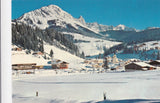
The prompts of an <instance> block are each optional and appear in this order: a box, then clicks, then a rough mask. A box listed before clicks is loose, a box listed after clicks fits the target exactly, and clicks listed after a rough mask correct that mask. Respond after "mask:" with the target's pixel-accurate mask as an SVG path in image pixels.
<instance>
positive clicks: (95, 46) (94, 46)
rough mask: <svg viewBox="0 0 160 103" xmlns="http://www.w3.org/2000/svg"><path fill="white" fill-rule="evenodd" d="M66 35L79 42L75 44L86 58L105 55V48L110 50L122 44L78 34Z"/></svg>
mask: <svg viewBox="0 0 160 103" xmlns="http://www.w3.org/2000/svg"><path fill="white" fill-rule="evenodd" d="M63 33H64V34H69V35H72V36H73V37H74V40H76V41H77V42H76V43H75V44H76V45H77V46H78V47H79V49H80V52H84V53H85V55H86V56H94V55H98V54H99V53H101V54H103V53H104V51H103V47H106V48H110V47H112V46H114V45H118V44H120V43H121V42H114V41H109V40H104V39H98V38H93V37H88V36H84V35H81V34H78V33H68V32H63Z"/></svg>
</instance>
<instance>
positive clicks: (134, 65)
mask: <svg viewBox="0 0 160 103" xmlns="http://www.w3.org/2000/svg"><path fill="white" fill-rule="evenodd" d="M12 50H13V51H22V48H18V47H15V48H12ZM32 55H43V53H42V52H34V53H32ZM84 64H86V65H90V66H91V68H104V69H110V70H118V69H124V70H125V71H131V70H154V69H156V68H158V67H160V60H155V61H148V62H142V61H140V60H132V59H130V60H127V61H123V60H119V59H118V58H117V56H116V55H113V56H112V57H111V56H108V57H106V58H104V59H86V60H84ZM68 68H69V63H68V62H65V61H62V60H59V59H53V58H52V59H51V61H48V63H47V65H37V63H34V62H33V63H23V64H12V69H13V70H34V69H68Z"/></svg>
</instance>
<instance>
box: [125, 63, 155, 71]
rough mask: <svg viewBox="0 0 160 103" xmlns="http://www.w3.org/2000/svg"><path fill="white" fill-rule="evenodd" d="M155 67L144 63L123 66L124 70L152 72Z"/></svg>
mask: <svg viewBox="0 0 160 103" xmlns="http://www.w3.org/2000/svg"><path fill="white" fill-rule="evenodd" d="M153 69H156V67H155V66H153V65H150V64H147V63H145V62H133V63H130V64H127V65H125V70H126V71H127V70H153Z"/></svg>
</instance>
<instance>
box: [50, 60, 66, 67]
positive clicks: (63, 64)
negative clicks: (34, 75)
mask: <svg viewBox="0 0 160 103" xmlns="http://www.w3.org/2000/svg"><path fill="white" fill-rule="evenodd" d="M68 65H69V63H67V62H65V61H61V60H53V61H52V69H68Z"/></svg>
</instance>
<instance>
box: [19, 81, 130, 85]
mask: <svg viewBox="0 0 160 103" xmlns="http://www.w3.org/2000/svg"><path fill="white" fill-rule="evenodd" d="M19 82H25V83H31V84H124V83H127V82H36V81H35V82H29V81H19Z"/></svg>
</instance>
